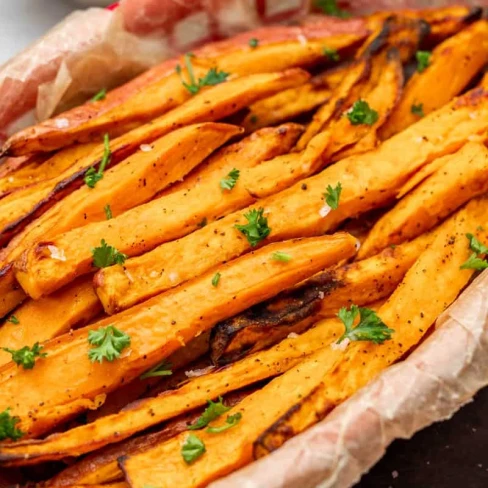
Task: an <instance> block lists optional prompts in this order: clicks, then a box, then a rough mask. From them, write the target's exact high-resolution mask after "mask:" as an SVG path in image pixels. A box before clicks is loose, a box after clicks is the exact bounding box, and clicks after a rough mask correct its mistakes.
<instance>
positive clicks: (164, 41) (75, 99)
mask: <svg viewBox="0 0 488 488" xmlns="http://www.w3.org/2000/svg"><path fill="white" fill-rule="evenodd" d="M113 7H117V5H114V6H113ZM308 9H309V2H308V0H184V1H182V0H180V1H177V0H122V2H120V5H118V8H109V9H98V8H92V9H88V10H85V11H79V12H75V13H73V14H71V15H70V16H68V17H67V18H66V19H65V20H64V21H63V22H61V23H60V24H59V25H57V26H56V27H55V28H53V29H52V30H51V31H49V32H48V33H47V34H46V35H45V36H44V37H43V38H41V39H39V41H37V42H36V43H34V44H33V45H32V46H30V47H29V48H27V49H26V50H24V51H23V52H22V53H20V54H19V55H18V56H16V57H15V58H13V59H11V60H10V61H8V62H7V63H5V64H4V65H3V66H1V67H0V143H2V142H3V140H5V139H6V137H7V136H8V135H10V134H12V133H13V132H15V131H16V130H18V129H19V128H22V127H25V126H26V125H30V124H32V123H34V116H35V118H36V119H37V120H44V119H46V118H48V117H50V116H51V115H52V114H53V113H55V112H56V111H59V110H63V109H65V108H67V107H70V106H74V105H76V104H79V103H81V102H82V101H84V100H86V99H87V98H88V97H89V96H91V95H92V94H94V93H96V92H97V91H98V90H100V89H101V88H112V87H114V86H117V85H119V84H121V83H123V82H124V81H126V80H128V79H130V78H132V77H134V76H135V75H136V74H138V73H140V72H142V71H144V70H145V69H147V68H149V67H151V66H154V65H155V64H157V63H160V62H161V61H163V60H165V59H168V58H169V57H171V56H174V55H175V54H178V53H180V52H184V51H187V50H189V49H192V48H194V47H195V46H198V45H200V44H202V43H204V42H207V41H211V40H217V39H222V38H223V37H226V36H228V35H232V34H235V33H237V32H242V31H244V30H248V29H252V28H254V27H258V26H260V25H263V24H265V23H271V22H279V21H284V20H294V19H297V18H299V17H301V16H303V15H305V14H306V13H307V12H308Z"/></svg>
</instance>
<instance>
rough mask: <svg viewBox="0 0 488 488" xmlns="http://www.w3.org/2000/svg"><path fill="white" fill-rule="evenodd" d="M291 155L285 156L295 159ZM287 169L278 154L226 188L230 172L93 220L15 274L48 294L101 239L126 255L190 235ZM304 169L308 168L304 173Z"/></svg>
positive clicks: (83, 268)
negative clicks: (55, 255) (58, 255)
mask: <svg viewBox="0 0 488 488" xmlns="http://www.w3.org/2000/svg"><path fill="white" fill-rule="evenodd" d="M278 130H279V129H278ZM291 135H292V140H295V139H296V134H295V137H293V134H291ZM293 156H294V155H290V156H287V158H288V157H291V158H292V159H294V158H293ZM295 159H296V158H295ZM256 162H257V161H256ZM246 164H247V165H250V164H251V161H249V160H248V161H247V162H246V163H245V164H244V166H246ZM119 166H120V165H119ZM234 168H240V165H239V159H238V158H234ZM285 169H286V166H284V165H283V164H282V162H281V159H279V160H276V159H273V160H270V161H267V162H263V163H261V164H260V165H258V166H257V167H256V168H252V167H251V168H245V167H244V169H241V174H240V176H239V179H238V180H237V182H236V185H235V186H234V187H233V188H232V189H230V190H222V189H221V188H220V181H221V180H222V179H223V178H225V177H226V175H227V173H228V171H226V172H225V173H224V172H222V173H220V174H217V173H215V174H214V175H212V176H209V177H207V178H206V179H205V181H202V182H201V183H199V185H198V186H195V187H194V188H192V189H191V190H186V189H183V190H180V191H177V192H175V193H171V194H170V195H165V196H163V197H160V198H157V199H155V200H152V201H151V202H148V203H146V204H145V205H140V206H138V207H136V208H133V209H132V210H130V211H127V212H125V213H123V214H122V215H120V216H119V217H117V218H114V219H111V220H105V221H102V222H94V223H92V224H89V225H85V226H84V227H78V228H76V229H73V230H71V231H69V232H67V233H64V234H61V235H58V236H55V237H53V238H52V239H49V240H47V241H40V242H38V243H37V244H36V245H35V246H34V247H32V248H31V249H29V250H28V251H26V252H25V253H24V254H23V255H22V257H21V259H20V260H19V261H18V268H17V272H16V276H17V275H18V276H17V279H18V281H19V282H20V284H21V285H25V286H26V288H27V289H26V291H27V292H28V293H29V294H31V296H33V297H34V298H38V297H39V296H40V294H41V293H43V294H49V293H52V292H54V291H56V290H58V289H59V288H61V287H62V286H64V285H66V284H67V283H69V282H70V281H72V280H73V279H75V278H76V277H78V276H80V275H82V274H87V273H89V272H90V271H93V264H92V262H93V255H92V251H91V250H92V249H93V248H95V247H97V246H99V244H100V242H101V240H102V239H105V241H106V242H109V243H110V245H112V246H114V247H115V248H116V249H117V250H118V251H120V252H123V253H124V254H126V255H128V256H138V255H140V254H142V253H144V252H147V251H150V250H151V249H154V247H156V246H158V245H160V244H162V243H163V242H168V241H171V240H174V239H178V238H180V237H182V236H185V235H188V234H190V233H191V232H192V231H194V230H196V229H198V228H199V227H202V222H204V223H208V222H213V221H215V220H217V219H219V218H221V217H223V216H225V215H227V214H229V213H231V212H233V211H235V210H239V209H241V208H244V207H246V206H248V205H250V204H252V203H254V202H255V201H256V199H255V198H254V195H256V194H257V193H259V196H263V195H262V192H263V191H264V188H265V189H266V190H267V191H268V193H266V194H265V195H267V194H270V193H274V192H276V191H278V190H281V189H282V188H283V185H280V181H281V176H282V175H283V174H284V171H285ZM304 171H306V173H305V174H304V175H303V172H304ZM290 172H291V173H292V174H291V178H289V177H287V178H286V180H285V182H286V183H288V184H289V185H291V184H292V183H294V181H295V180H296V179H301V178H302V177H303V176H308V174H309V173H310V172H313V168H309V166H307V165H305V164H304V163H302V162H301V161H300V160H297V161H296V164H294V165H291V168H290ZM302 175H303V176H302ZM261 178H265V179H266V181H267V182H268V184H265V183H263V181H262V179H261ZM290 180H291V181H290ZM285 187H286V186H285ZM265 195H264V196H265ZM85 201H86V199H85ZM182 202H184V205H182ZM148 222H150V223H151V225H148ZM129 228H130V229H131V230H132V231H131V232H130V233H129V234H127V232H126V229H129ZM81 243H82V244H81ZM48 246H50V247H48ZM52 246H54V247H55V248H57V249H58V250H59V252H61V253H62V254H63V255H64V256H65V257H66V259H64V260H62V261H61V260H59V259H53V258H52V257H51V258H50V257H49V256H47V255H46V252H45V250H46V248H47V249H51V248H52Z"/></svg>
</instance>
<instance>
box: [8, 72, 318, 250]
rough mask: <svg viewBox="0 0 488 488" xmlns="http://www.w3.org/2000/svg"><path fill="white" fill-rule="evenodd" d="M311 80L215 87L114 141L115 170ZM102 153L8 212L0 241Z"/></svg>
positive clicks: (256, 80)
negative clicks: (182, 132) (184, 131)
mask: <svg viewBox="0 0 488 488" xmlns="http://www.w3.org/2000/svg"><path fill="white" fill-rule="evenodd" d="M308 78H309V75H308V73H306V72H305V71H303V70H300V69H298V68H297V69H292V70H288V71H285V72H282V73H266V74H262V75H250V76H246V77H242V78H238V79H236V80H232V81H228V82H226V83H221V84H220V85H217V86H214V87H212V88H210V89H208V90H206V91H204V92H203V93H200V94H197V95H195V96H194V97H193V98H192V99H191V100H188V102H186V103H184V104H183V105H181V106H180V107H177V108H176V109H175V110H172V111H171V112H169V113H168V114H166V115H163V116H161V117H159V118H157V119H155V120H153V121H152V122H150V123H148V124H146V125H143V126H141V127H139V128H137V129H134V130H132V131H130V132H128V133H127V134H125V135H123V136H121V137H118V138H117V139H115V140H113V141H111V143H110V148H111V151H112V157H111V165H112V166H114V165H115V164H116V163H118V162H120V161H121V160H123V159H125V158H127V157H128V156H129V155H130V154H132V153H134V152H135V151H137V150H139V148H140V146H141V145H142V144H150V143H152V142H154V141H155V140H156V139H158V138H160V137H162V136H163V135H165V134H168V133H169V132H171V131H173V130H175V129H177V128H180V127H183V126H185V125H189V124H191V123H193V122H195V123H197V122H208V121H214V120H217V119H221V118H223V117H226V116H227V115H230V114H232V113H235V112H237V111H238V110H240V109H241V108H243V107H246V106H248V105H249V104H250V103H253V102H255V101H256V100H259V99H260V98H263V97H266V96H269V95H271V94H273V93H276V92H277V91H280V90H282V89H286V88H289V87H291V86H295V85H300V84H303V83H304V82H305V81H306V80H307V79H308ZM43 144H44V142H43ZM103 154H104V147H103V144H102V145H101V146H99V147H97V148H96V149H95V150H94V151H93V152H92V153H90V154H89V155H88V156H87V157H85V158H81V160H80V161H78V162H77V164H76V165H73V166H72V167H71V168H69V170H68V171H66V172H65V173H63V174H62V175H60V176H59V177H58V178H55V179H53V180H51V183H52V185H49V186H48V187H47V188H43V189H42V190H40V193H39V194H36V195H34V196H32V197H31V198H30V199H29V201H28V202H25V203H24V204H23V205H22V206H21V207H20V208H18V207H19V205H18V204H17V205H14V206H13V208H12V209H9V210H10V213H8V219H7V222H3V221H0V222H1V223H2V224H3V225H1V228H2V230H1V231H0V241H1V238H3V239H4V240H5V239H7V238H10V237H11V236H12V235H13V234H15V233H16V232H19V231H20V230H21V229H22V228H23V227H25V225H26V224H27V223H29V222H30V221H31V220H32V219H33V218H35V217H37V216H39V215H40V214H42V213H43V212H44V211H45V210H46V209H47V208H49V207H50V206H52V205H53V204H54V203H55V201H57V200H59V199H60V198H63V197H64V196H65V195H66V194H68V193H71V192H72V191H73V190H74V189H76V188H78V187H79V186H80V185H81V184H82V179H83V176H84V174H85V172H86V170H87V169H88V168H89V167H94V166H95V167H98V165H99V164H100V162H101V159H102V158H103ZM3 214H4V211H3V206H2V203H0V217H1V216H2V215H3Z"/></svg>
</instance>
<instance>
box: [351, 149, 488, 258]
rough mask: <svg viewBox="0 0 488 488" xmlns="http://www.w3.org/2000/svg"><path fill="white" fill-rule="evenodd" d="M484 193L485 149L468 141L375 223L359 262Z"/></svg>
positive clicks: (487, 183) (487, 163)
mask: <svg viewBox="0 0 488 488" xmlns="http://www.w3.org/2000/svg"><path fill="white" fill-rule="evenodd" d="M487 191H488V149H486V147H485V146H484V145H483V144H479V143H474V142H470V143H468V144H466V145H465V146H464V147H463V148H461V149H460V150H459V151H458V152H456V153H455V154H452V155H451V156H449V158H448V161H447V162H445V164H443V165H442V167H441V168H440V169H439V170H437V171H436V172H435V173H434V174H433V175H432V176H430V177H429V178H427V179H426V180H425V181H424V182H422V183H421V184H420V185H419V186H418V187H417V188H415V189H414V190H413V191H412V192H411V193H409V194H408V195H407V196H406V197H404V198H403V199H402V200H400V202H398V203H397V204H396V205H395V207H393V208H392V209H391V210H390V211H388V212H386V213H385V214H384V215H383V216H382V217H381V218H380V219H379V220H378V222H376V224H375V225H374V226H373V228H372V229H371V231H370V233H369V235H368V237H367V238H366V240H365V241H364V243H363V245H362V246H361V249H360V251H359V253H358V259H364V258H365V257H368V256H373V255H374V254H376V253H378V252H379V251H381V250H382V249H385V248H386V247H387V246H390V245H392V244H400V243H401V242H404V241H406V240H409V239H412V238H414V237H416V236H418V235H419V234H422V233H423V232H425V231H426V230H429V229H431V228H432V227H434V226H435V225H436V224H437V223H438V222H440V221H441V220H443V219H444V218H445V217H446V216H448V215H449V214H450V213H452V212H453V211H454V210H456V209H458V208H459V207H460V206H461V205H463V204H464V203H466V202H467V201H469V200H470V199H471V198H473V197H475V196H477V195H482V194H483V193H485V192H487Z"/></svg>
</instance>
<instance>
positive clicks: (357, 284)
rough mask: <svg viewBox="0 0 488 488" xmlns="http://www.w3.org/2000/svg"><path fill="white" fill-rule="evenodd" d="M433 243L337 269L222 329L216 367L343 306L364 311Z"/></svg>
mask: <svg viewBox="0 0 488 488" xmlns="http://www.w3.org/2000/svg"><path fill="white" fill-rule="evenodd" d="M432 239H433V235H432V234H425V235H422V236H420V237H418V238H417V239H415V240H413V241H412V242H407V243H405V244H402V245H401V246H398V247H395V248H394V249H393V248H388V249H385V250H384V251H383V252H381V253H380V254H378V255H376V256H373V257H371V258H369V259H365V260H363V261H358V262H355V263H352V264H345V265H343V266H341V267H339V268H332V269H330V270H327V271H325V272H323V273H320V274H318V275H317V276H314V277H312V278H310V279H309V280H307V281H306V282H304V283H303V284H302V285H300V286H299V287H297V288H296V289H294V290H292V291H290V292H285V293H283V294H282V295H281V296H279V297H276V298H274V299H272V300H270V301H269V302H266V303H262V304H259V305H256V306H255V307H253V308H251V309H249V310H246V311H245V312H243V313H242V314H240V315H238V316H236V317H232V318H231V319H228V320H225V321H224V322H221V323H219V324H217V325H216V326H215V327H214V328H213V329H212V336H211V342H210V347H211V357H212V360H213V362H214V363H215V364H219V365H223V364H227V363H229V362H232V361H235V360H237V359H241V358H242V357H243V356H247V355H249V354H253V353H255V352H257V351H260V350H262V349H264V348H266V347H269V346H270V345H272V344H276V343H277V342H279V341H280V340H282V339H284V338H285V337H287V336H288V334H289V333H290V332H294V333H297V332H302V331H303V330H306V329H307V328H308V327H310V325H312V323H313V322H316V321H317V320H318V319H320V318H324V317H332V316H334V315H335V314H336V313H337V312H338V311H339V309H340V308H341V307H344V306H346V307H349V306H350V305H351V304H355V305H358V306H364V305H368V304H370V303H372V302H376V301H378V300H381V299H382V298H385V297H387V296H389V295H390V294H391V293H392V292H393V290H394V289H395V288H396V286H397V285H398V284H399V283H400V281H401V280H402V279H403V277H404V275H405V273H406V272H407V271H408V269H409V268H410V267H411V266H412V264H413V263H414V262H415V260H416V259H417V258H418V256H419V255H420V254H421V253H422V252H423V251H424V250H425V248H426V247H427V246H428V245H429V244H430V242H431V241H432Z"/></svg>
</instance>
